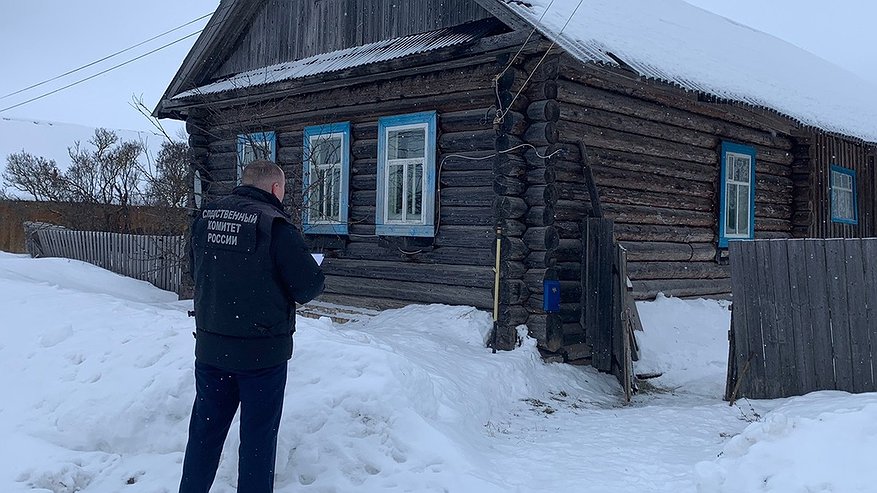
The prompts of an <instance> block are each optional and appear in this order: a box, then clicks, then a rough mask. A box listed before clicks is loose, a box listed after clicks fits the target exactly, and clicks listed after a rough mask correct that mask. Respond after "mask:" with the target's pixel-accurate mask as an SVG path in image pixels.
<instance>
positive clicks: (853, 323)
mask: <svg viewBox="0 0 877 493" xmlns="http://www.w3.org/2000/svg"><path fill="white" fill-rule="evenodd" d="M843 245H844V260H845V263H846V276H847V297H846V301H847V307H848V308H847V312H846V315H847V316H848V318H849V327H850V353H851V356H852V366H853V391H854V392H869V391H871V390H873V389H874V381H873V376H872V375H871V342H870V333H869V332H870V331H869V330H868V294H867V292H866V290H867V288H868V287H867V286H866V284H865V266H864V264H865V262H866V257H865V256H864V251H863V247H862V240H860V239H848V240H844V242H843Z"/></svg>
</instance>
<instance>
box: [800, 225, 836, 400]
mask: <svg viewBox="0 0 877 493" xmlns="http://www.w3.org/2000/svg"><path fill="white" fill-rule="evenodd" d="M804 254H805V256H806V258H807V261H808V264H807V293H808V295H809V296H810V317H811V318H810V321H811V324H812V327H813V356H814V360H813V365H814V371H815V376H816V388H817V389H833V388H835V386H836V385H837V383H836V378H835V372H834V361H833V356H832V348H831V318H830V316H829V311H828V310H829V308H828V266H827V265H826V261H825V242H824V241H822V240H805V242H804Z"/></svg>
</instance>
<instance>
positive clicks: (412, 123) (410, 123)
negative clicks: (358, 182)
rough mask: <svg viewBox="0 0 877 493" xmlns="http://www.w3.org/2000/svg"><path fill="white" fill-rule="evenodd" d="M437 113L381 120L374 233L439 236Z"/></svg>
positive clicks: (431, 112) (379, 121)
mask: <svg viewBox="0 0 877 493" xmlns="http://www.w3.org/2000/svg"><path fill="white" fill-rule="evenodd" d="M435 158H436V113H435V112H434V111H430V112H424V113H413V114H410V115H400V116H392V117H385V118H381V119H380V120H378V170H377V198H376V206H377V207H376V210H375V232H376V233H377V234H379V235H387V236H434V235H435V179H436V178H435V175H436V169H435Z"/></svg>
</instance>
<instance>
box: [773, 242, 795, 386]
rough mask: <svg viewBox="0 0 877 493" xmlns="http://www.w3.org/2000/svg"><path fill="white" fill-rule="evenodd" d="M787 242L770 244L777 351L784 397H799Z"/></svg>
mask: <svg viewBox="0 0 877 493" xmlns="http://www.w3.org/2000/svg"><path fill="white" fill-rule="evenodd" d="M788 243H789V242H787V241H782V240H771V241H769V242H767V245H768V248H769V251H770V265H771V267H773V273H772V274H773V275H772V276H771V277H772V279H773V288H772V291H773V293H774V306H775V307H776V327H775V328H776V334H777V349H778V352H779V367H778V370H779V371H778V376H779V379H780V383H781V386H782V390H781V392H782V394H783V395H795V394H797V393H798V365H797V358H795V339H794V331H793V330H792V328H791V325H792V309H791V304H792V299H791V293H790V291H791V286H790V282H789V251H788V246H787V245H788Z"/></svg>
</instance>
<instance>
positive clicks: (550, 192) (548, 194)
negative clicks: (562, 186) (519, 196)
mask: <svg viewBox="0 0 877 493" xmlns="http://www.w3.org/2000/svg"><path fill="white" fill-rule="evenodd" d="M557 199H558V196H557V188H555V186H554V184H550V185H531V186H529V187H528V188H527V191H526V192H525V193H524V200H526V201H527V204H529V205H530V206H540V205H552V204H555V203H556V202H557Z"/></svg>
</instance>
